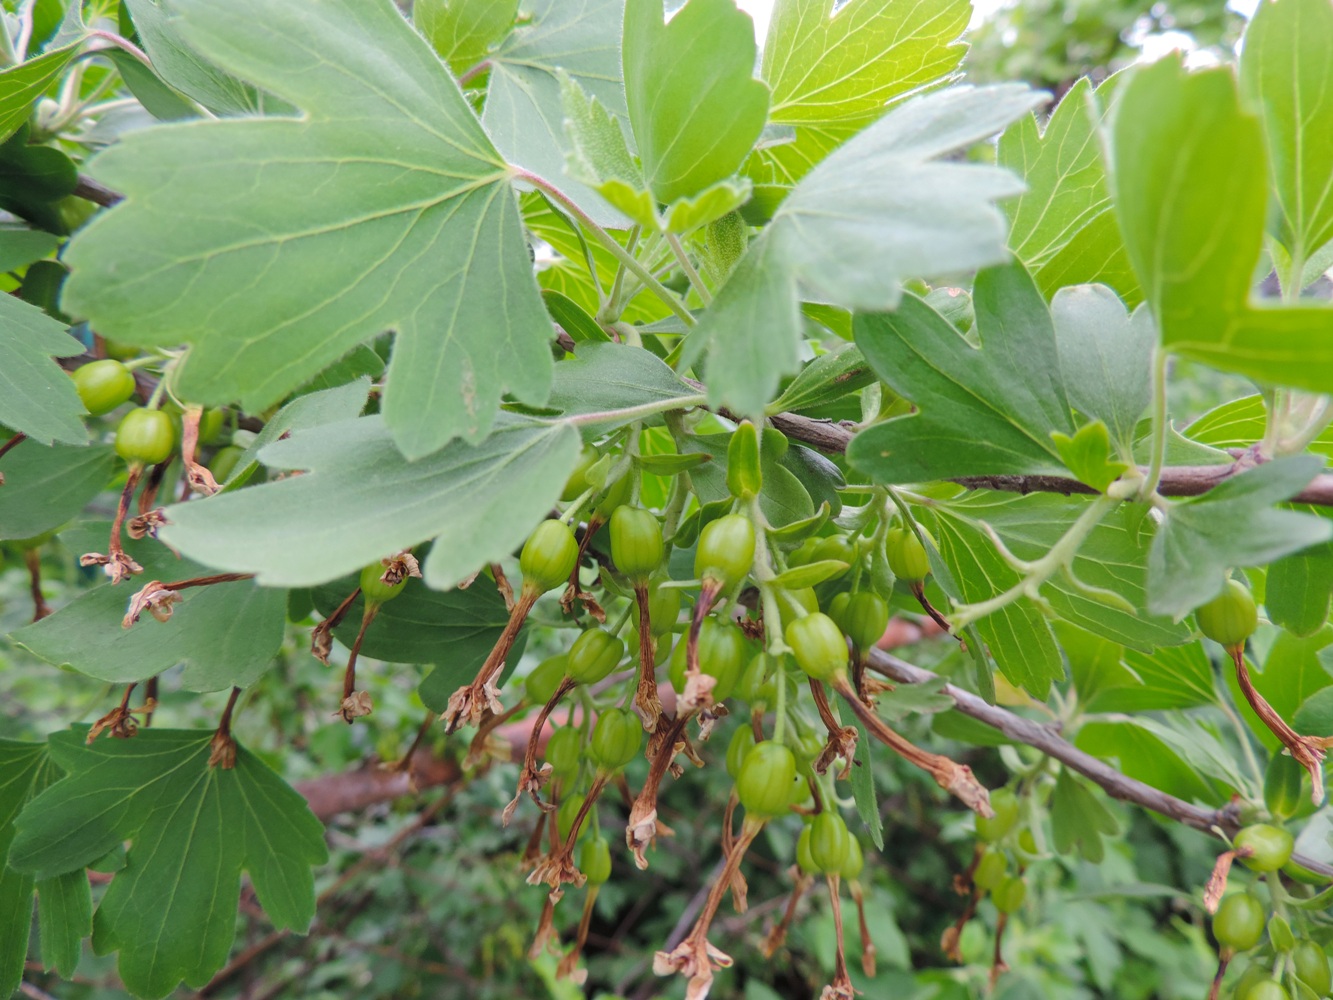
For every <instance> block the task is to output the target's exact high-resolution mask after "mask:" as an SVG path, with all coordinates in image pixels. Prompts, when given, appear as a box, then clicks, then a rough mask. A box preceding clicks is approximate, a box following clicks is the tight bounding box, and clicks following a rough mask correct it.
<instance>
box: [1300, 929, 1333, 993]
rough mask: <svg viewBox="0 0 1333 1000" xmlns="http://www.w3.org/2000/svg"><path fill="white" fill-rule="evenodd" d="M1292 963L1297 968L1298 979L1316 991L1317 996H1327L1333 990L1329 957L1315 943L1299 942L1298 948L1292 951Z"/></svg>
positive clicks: (1308, 941)
mask: <svg viewBox="0 0 1333 1000" xmlns="http://www.w3.org/2000/svg"><path fill="white" fill-rule="evenodd" d="M1291 963H1292V965H1293V966H1294V967H1295V970H1296V978H1297V979H1299V980H1300V981H1301V982H1303V983H1304V984H1305V985H1306V986H1308V987H1310V989H1312V990H1314V992H1315V994H1316V995H1317V996H1321V997H1322V996H1325V995H1326V994H1327V993H1328V992H1329V990H1330V989H1331V988H1333V974H1331V973H1330V971H1329V966H1328V955H1327V954H1326V953H1325V952H1324V949H1323V948H1320V947H1319V945H1317V944H1315V943H1314V942H1313V941H1310V940H1308V939H1303V940H1300V941H1297V942H1296V947H1295V948H1293V949H1292V950H1291Z"/></svg>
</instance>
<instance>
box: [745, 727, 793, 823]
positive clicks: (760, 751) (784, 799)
mask: <svg viewBox="0 0 1333 1000" xmlns="http://www.w3.org/2000/svg"><path fill="white" fill-rule="evenodd" d="M795 781H796V756H795V755H794V754H793V753H792V752H791V750H789V749H788V748H787V747H785V746H784V745H783V744H781V743H776V742H774V741H773V740H764V742H762V743H756V744H755V745H754V746H753V747H752V748H751V749H750V752H749V753H748V754H746V755H745V760H744V762H743V763H742V764H741V773H740V775H739V776H738V777H737V778H736V794H737V796H738V797H739V798H740V800H741V805H743V806H744V807H745V811H746V812H747V813H749V814H750V815H752V816H754V817H756V818H758V819H770V818H772V817H774V816H780V815H782V814H783V813H785V812H786V811H787V807H788V806H789V805H790V804H791V797H792V784H793V782H795Z"/></svg>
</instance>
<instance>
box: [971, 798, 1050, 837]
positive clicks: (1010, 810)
mask: <svg viewBox="0 0 1333 1000" xmlns="http://www.w3.org/2000/svg"><path fill="white" fill-rule="evenodd" d="M990 807H991V810H992V811H993V812H994V813H995V815H994V816H977V818H976V823H977V836H978V837H980V838H981V839H982V840H984V841H986V843H988V844H993V843H995V842H996V841H997V840H1003V839H1004V837H1005V835H1006V834H1008V833H1009V831H1010V830H1012V829H1013V828H1014V827H1015V826H1017V825H1018V796H1016V795H1015V794H1014V793H1013V791H1012V790H1011V789H1008V788H997V789H996V790H995V791H993V792H991V793H990ZM1033 846H1034V847H1035V846H1036V844H1035V843H1034V844H1033Z"/></svg>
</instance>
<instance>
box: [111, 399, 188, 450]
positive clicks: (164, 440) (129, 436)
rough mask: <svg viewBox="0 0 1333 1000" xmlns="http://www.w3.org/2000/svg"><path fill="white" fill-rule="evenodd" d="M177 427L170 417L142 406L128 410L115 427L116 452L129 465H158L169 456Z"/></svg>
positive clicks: (174, 445) (174, 442) (173, 445)
mask: <svg viewBox="0 0 1333 1000" xmlns="http://www.w3.org/2000/svg"><path fill="white" fill-rule="evenodd" d="M175 447H176V429H175V428H174V427H173V426H172V424H171V417H170V416H169V415H168V414H166V413H163V412H162V411H161V410H150V409H148V408H147V407H145V406H140V407H137V408H136V409H133V410H130V412H129V413H127V414H125V416H123V417H121V418H120V426H119V427H117V428H116V454H117V455H119V456H120V457H121V458H123V459H125V461H127V462H129V463H130V464H131V465H157V464H158V463H159V462H165V461H166V460H167V459H168V458H170V457H171V452H172V449H174V448H175Z"/></svg>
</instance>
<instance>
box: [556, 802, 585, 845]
mask: <svg viewBox="0 0 1333 1000" xmlns="http://www.w3.org/2000/svg"><path fill="white" fill-rule="evenodd" d="M586 798H587V796H585V795H581V794H579V793H575V794H573V795H566V796H565V798H564V800H563V801H561V803H560V808H559V809H557V810H556V811H555V832H556V836H558V837H559V838H560V839H561V840H566V839H568V837H569V832H570V831H571V830H573V829H574V820H576V819H578V816H579V810H580V809H582V808H583V802H584V800H585V799H586Z"/></svg>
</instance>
